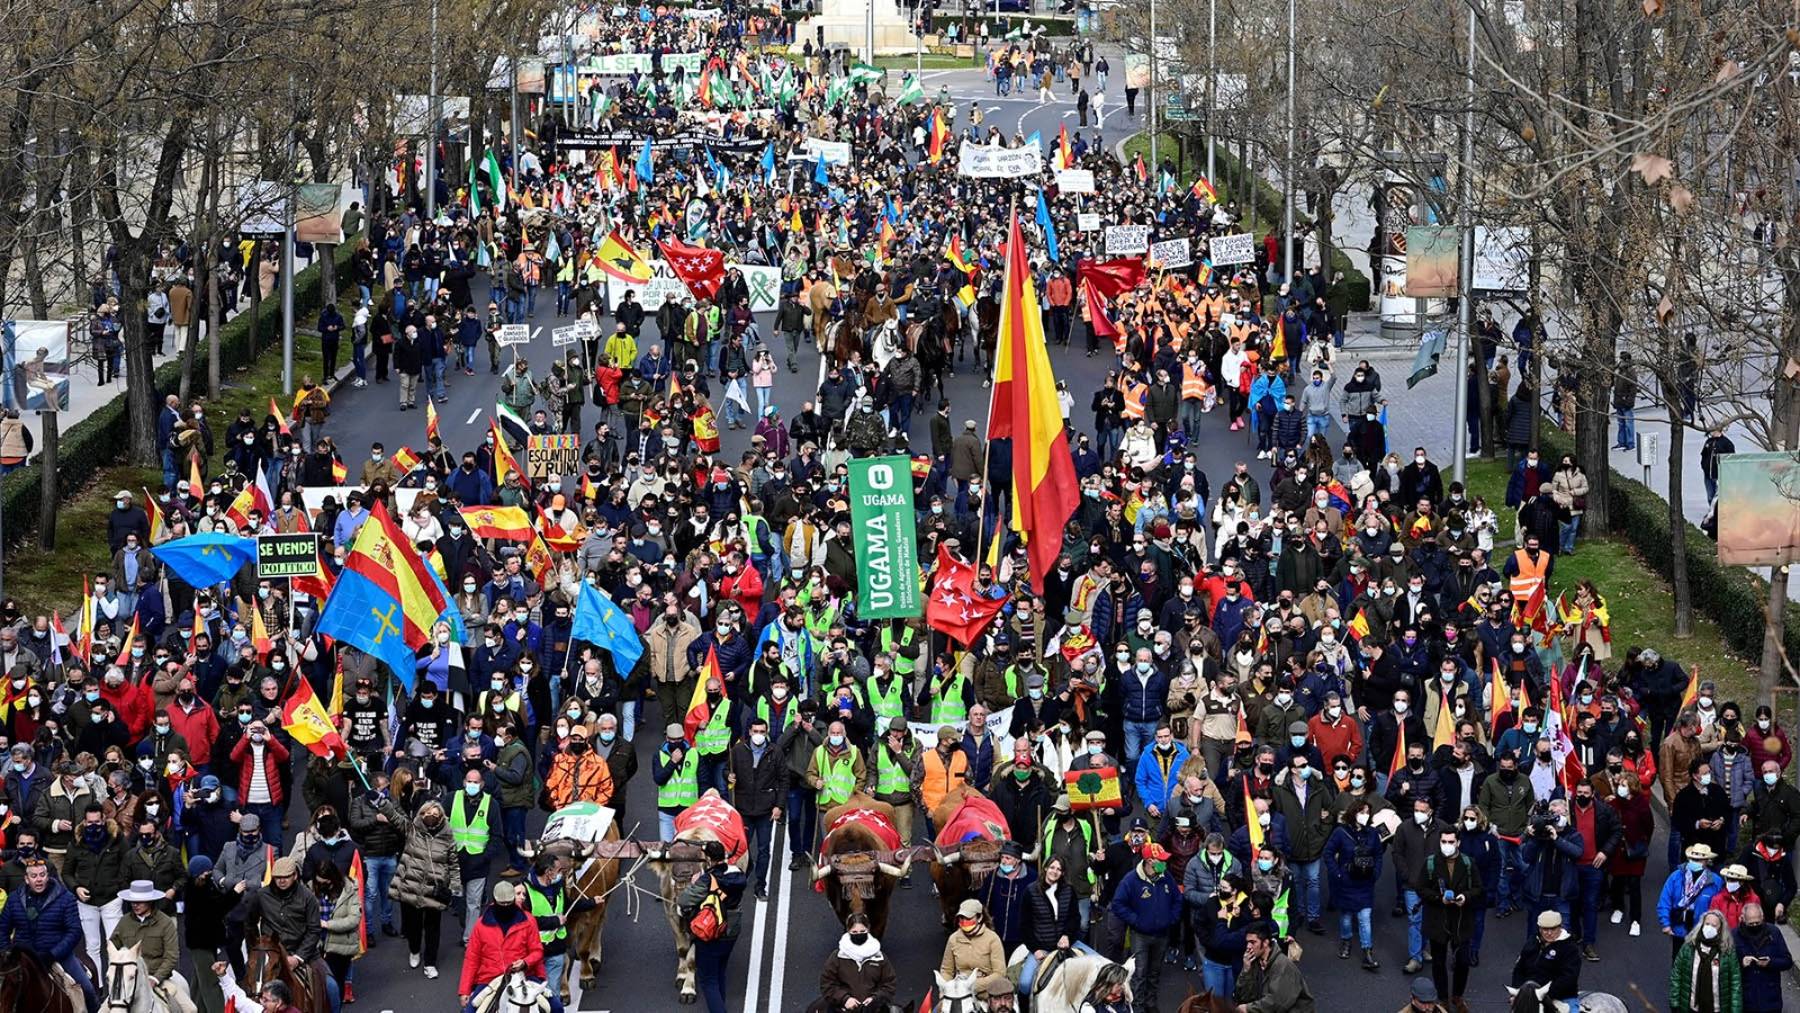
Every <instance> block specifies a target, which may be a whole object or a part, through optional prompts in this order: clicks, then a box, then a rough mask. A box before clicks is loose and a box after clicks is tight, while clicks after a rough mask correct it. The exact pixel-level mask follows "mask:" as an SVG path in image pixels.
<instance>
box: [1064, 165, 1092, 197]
mask: <svg viewBox="0 0 1800 1013" xmlns="http://www.w3.org/2000/svg"><path fill="white" fill-rule="evenodd" d="M1056 188H1057V189H1058V190H1061V191H1062V192H1063V193H1093V192H1094V170H1092V169H1058V170H1056Z"/></svg>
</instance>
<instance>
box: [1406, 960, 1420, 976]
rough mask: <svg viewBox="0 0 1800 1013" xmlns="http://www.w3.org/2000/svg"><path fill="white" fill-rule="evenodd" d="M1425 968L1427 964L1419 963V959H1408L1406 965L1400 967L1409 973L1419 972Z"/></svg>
mask: <svg viewBox="0 0 1800 1013" xmlns="http://www.w3.org/2000/svg"><path fill="white" fill-rule="evenodd" d="M1424 969H1425V965H1424V964H1421V963H1419V962H1418V961H1417V960H1408V961H1407V962H1406V965H1405V966H1403V967H1401V968H1400V970H1402V971H1404V972H1406V973H1407V974H1418V973H1419V972H1420V971H1423V970H1424Z"/></svg>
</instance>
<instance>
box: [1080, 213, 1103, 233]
mask: <svg viewBox="0 0 1800 1013" xmlns="http://www.w3.org/2000/svg"><path fill="white" fill-rule="evenodd" d="M1075 230H1076V231H1077V232H1099V231H1100V212H1098V211H1083V212H1081V213H1079V214H1077V215H1076V216H1075Z"/></svg>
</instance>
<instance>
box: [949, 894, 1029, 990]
mask: <svg viewBox="0 0 1800 1013" xmlns="http://www.w3.org/2000/svg"><path fill="white" fill-rule="evenodd" d="M938 970H939V971H940V972H942V973H943V975H944V977H946V978H954V977H956V976H957V975H959V974H968V973H970V972H971V971H972V972H974V974H975V992H976V994H977V995H980V996H982V997H983V998H988V999H992V998H994V997H995V996H1010V995H1012V991H1013V987H1012V982H1011V981H1010V980H1009V979H1008V978H1007V977H1006V947H1005V946H1004V945H1002V944H1001V942H1000V935H999V933H997V932H995V931H994V930H993V928H992V927H991V926H989V925H988V924H987V918H986V917H985V912H984V911H983V910H982V907H981V902H980V901H978V900H975V899H973V898H971V899H969V900H965V901H963V902H962V905H961V906H959V907H958V908H957V909H956V931H955V932H953V933H951V935H950V939H949V941H948V942H946V943H945V944H944V959H943V962H942V963H941V964H940V965H939V967H938Z"/></svg>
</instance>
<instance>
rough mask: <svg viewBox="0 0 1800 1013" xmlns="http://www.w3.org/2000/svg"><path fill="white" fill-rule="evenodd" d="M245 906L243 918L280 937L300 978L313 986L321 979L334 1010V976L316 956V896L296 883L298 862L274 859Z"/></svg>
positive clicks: (318, 941)
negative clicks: (263, 883) (264, 880)
mask: <svg viewBox="0 0 1800 1013" xmlns="http://www.w3.org/2000/svg"><path fill="white" fill-rule="evenodd" d="M245 908H246V911H245V914H244V921H245V922H246V923H248V922H250V921H251V920H252V919H254V920H256V921H257V923H258V924H260V925H261V926H262V932H263V933H264V934H265V935H271V936H274V937H275V938H276V939H278V940H280V941H281V947H282V949H284V950H286V951H287V953H288V966H289V967H291V968H293V969H294V971H295V974H296V975H297V976H300V977H301V978H302V980H306V976H308V975H310V980H311V981H312V982H313V984H314V985H317V984H318V983H319V982H321V981H323V982H324V983H325V994H326V995H327V996H329V997H330V999H331V1008H332V1009H337V1008H338V1002H339V999H338V983H337V979H336V978H333V977H332V976H331V975H330V973H328V972H327V971H326V970H325V964H324V961H323V960H321V959H320V957H321V954H322V952H323V950H322V949H321V943H322V941H323V938H324V929H323V926H322V924H321V922H320V920H319V917H320V916H319V899H318V898H317V897H315V896H313V892H312V891H311V890H309V889H307V888H306V885H305V884H303V883H301V882H300V863H299V862H296V861H295V860H294V858H293V856H292V855H288V856H284V857H282V858H277V859H276V860H275V864H274V865H273V866H271V867H270V869H269V885H268V886H266V887H263V888H262V889H260V890H258V891H256V892H255V893H254V894H252V895H251V896H250V899H249V901H248V902H247V903H246V905H245ZM302 968H305V972H304V974H302V972H301V969H302Z"/></svg>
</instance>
